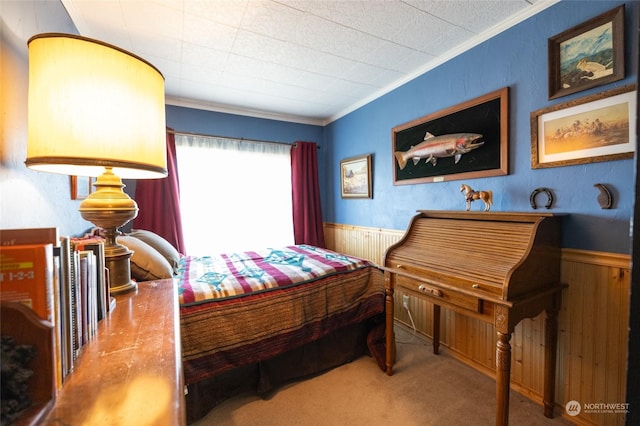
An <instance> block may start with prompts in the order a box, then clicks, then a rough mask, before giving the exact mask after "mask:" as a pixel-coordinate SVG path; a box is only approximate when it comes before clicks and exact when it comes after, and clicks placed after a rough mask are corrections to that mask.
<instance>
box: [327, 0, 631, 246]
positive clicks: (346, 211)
mask: <svg viewBox="0 0 640 426" xmlns="http://www.w3.org/2000/svg"><path fill="white" fill-rule="evenodd" d="M619 4H621V2H613V1H604V2H602V1H598V2H596V1H566V2H561V3H559V4H557V5H554V6H552V7H550V8H548V9H546V10H544V11H543V12H541V13H539V14H538V15H536V16H534V17H532V18H530V19H528V20H527V21H525V22H522V23H520V24H518V25H516V26H515V27H512V28H510V29H509V30H507V31H505V32H503V33H501V34H499V35H497V36H495V37H493V38H492V39H490V40H488V41H486V42H484V43H482V44H481V45H479V46H476V47H475V48H473V49H471V50H470V51H468V52H465V53H464V54H462V55H459V56H458V57H456V58H454V59H452V60H450V61H448V62H447V63H445V64H443V65H441V66H439V67H438V68H436V69H433V70H431V71H429V72H427V73H426V74H423V75H422V76H420V77H418V78H416V79H415V80H412V81H411V82H409V83H407V84H405V85H403V86H402V87H400V88H398V89H396V90H394V91H393V92H391V93H389V94H387V95H386V96H384V97H382V98H379V99H377V100H375V101H373V102H371V103H369V104H368V105H366V106H364V107H362V108H360V109H358V110H357V111H355V112H353V113H351V114H349V115H347V116H345V117H343V118H341V119H339V120H337V121H335V122H333V123H331V124H330V125H328V126H326V128H325V145H326V146H327V148H328V152H327V154H326V155H327V157H326V160H327V163H326V166H327V167H328V168H329V172H328V173H327V175H326V176H327V187H329V188H331V191H329V193H328V194H327V198H325V199H324V200H323V201H324V212H325V213H324V219H325V221H327V222H335V223H341V224H352V225H360V226H370V227H381V228H388V229H405V228H406V226H407V224H408V222H409V220H410V218H411V217H412V216H413V215H414V214H415V211H416V210H419V209H444V210H463V209H464V208H465V205H464V197H463V196H462V195H461V193H460V192H459V188H460V183H461V181H450V182H440V183H426V184H416V185H401V186H394V185H393V169H392V167H393V164H394V163H393V159H392V157H391V129H392V128H393V127H395V126H398V125H401V124H403V123H406V122H410V121H412V120H414V119H416V118H419V117H421V116H425V115H427V114H431V113H434V112H437V111H439V110H442V109H444V108H447V107H450V106H454V105H457V104H459V103H462V102H465V101H468V100H471V99H474V98H476V97H478V96H481V95H484V94H487V93H490V92H492V91H494V90H497V89H500V88H502V87H505V86H508V87H509V88H510V100H509V102H510V111H509V114H510V118H509V124H510V142H509V175H508V176H500V177H490V178H478V179H467V180H465V181H464V182H466V183H468V184H470V185H471V186H472V187H473V188H474V189H477V190H480V189H491V190H493V192H494V205H493V207H492V211H525V212H527V211H534V210H533V209H532V208H531V206H530V203H529V195H530V193H531V191H533V190H534V189H535V188H538V187H548V188H550V189H551V190H552V192H553V193H554V196H555V202H554V205H553V208H552V209H551V210H550V211H551V212H552V213H568V214H569V216H568V217H567V218H566V219H565V223H564V237H563V246H564V247H571V248H579V249H589V250H598V251H607V252H618V253H629V252H630V238H629V228H630V226H629V224H630V218H631V215H632V209H633V200H634V179H635V176H634V173H635V172H634V164H635V163H634V161H633V160H620V161H610V162H603V163H593V164H588V165H579V166H567V167H557V168H550V169H536V170H532V169H531V165H530V163H531V157H530V146H531V136H530V125H529V119H530V112H531V111H534V110H537V109H540V108H545V107H548V106H550V105H554V104H557V103H563V102H566V101H568V100H570V99H576V98H580V97H583V96H586V95H590V94H593V93H597V92H599V91H602V90H607V89H611V88H613V87H617V86H623V85H626V84H631V83H636V82H637V59H635V58H637V55H638V46H637V42H638V37H637V28H638V8H639V6H640V4H638V2H627V3H626V6H625V8H626V10H625V17H626V22H625V29H626V37H625V40H626V67H627V73H626V75H627V78H625V79H624V80H622V81H619V82H615V83H611V84H609V85H606V86H600V87H598V88H595V89H592V90H589V91H583V92H580V93H577V94H575V95H573V96H566V97H563V98H560V99H557V100H554V101H549V100H548V86H547V39H548V38H549V37H552V36H554V35H556V34H558V33H561V32H563V31H565V30H566V29H569V28H571V27H573V26H575V25H578V24H580V23H582V22H584V21H586V20H588V19H590V18H592V17H594V16H597V15H599V14H601V13H603V12H606V11H608V10H610V9H612V8H614V7H615V6H617V5H619ZM368 153H371V154H373V158H374V160H373V175H374V177H373V188H374V190H373V199H371V200H368V199H367V200H362V199H360V200H354V199H346V200H345V199H342V198H341V197H340V190H339V185H340V180H339V176H340V174H339V162H340V160H341V159H344V158H347V157H352V156H357V155H361V154H368ZM595 183H605V184H606V185H607V186H608V187H609V188H611V189H612V190H613V192H614V202H615V204H614V207H613V208H612V209H610V210H603V209H601V208H600V206H599V204H598V202H597V195H598V193H599V192H598V190H597V189H596V188H594V187H593V184H595ZM537 200H538V202H539V204H540V203H542V204H544V202H545V201H546V198H545V197H544V196H542V195H541V196H540V198H537ZM478 203H480V204H481V202H477V203H474V204H473V205H472V209H474V210H476V209H478V210H479V209H481V208H482V206H481V205H480V204H478ZM542 210H543V211H546V210H545V209H544V208H543V209H542Z"/></svg>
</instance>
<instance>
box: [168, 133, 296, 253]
mask: <svg viewBox="0 0 640 426" xmlns="http://www.w3.org/2000/svg"><path fill="white" fill-rule="evenodd" d="M290 149H291V146H290V145H286V144H276V143H262V142H252V141H247V140H242V141H240V140H234V139H224V138H212V137H201V136H192V135H188V136H187V135H179V134H176V155H177V160H178V173H179V176H180V204H181V209H182V222H183V233H184V240H185V246H186V247H187V250H188V252H189V254H190V255H196V256H197V255H210V254H213V253H222V252H234V251H245V250H256V249H260V248H267V247H278V246H284V245H291V244H293V241H294V238H293V223H292V207H291V158H290Z"/></svg>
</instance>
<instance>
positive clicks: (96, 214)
mask: <svg viewBox="0 0 640 426" xmlns="http://www.w3.org/2000/svg"><path fill="white" fill-rule="evenodd" d="M93 185H94V187H95V191H94V192H92V193H91V194H90V195H89V196H88V197H87V198H85V199H84V200H83V201H82V203H80V209H79V210H80V214H81V215H82V217H83V218H84V219H86V220H88V221H89V222H91V223H93V224H94V225H96V226H98V227H100V228H102V229H103V230H104V237H105V245H104V253H105V264H106V266H107V268H109V283H110V290H109V293H110V294H118V293H124V292H128V291H134V290H137V288H138V285H137V284H136V282H135V281H132V280H131V265H130V260H129V259H130V258H131V255H132V254H133V252H132V251H131V250H129V249H128V248H126V247H125V246H123V245H121V244H118V242H117V241H116V237H117V235H118V234H119V231H118V228H120V227H121V226H123V225H125V224H127V223H128V222H129V221H130V220H132V219H134V218H135V217H136V216H137V215H138V205H137V204H136V202H135V201H134V200H132V199H131V197H129V196H128V195H127V194H126V193H125V192H124V191H123V190H122V188H124V184H123V183H122V179H120V178H119V177H118V176H116V175H115V174H114V173H113V170H112V168H111V167H105V172H104V173H103V174H102V175H100V176H98V179H97V180H96V182H95V183H94V184H93Z"/></svg>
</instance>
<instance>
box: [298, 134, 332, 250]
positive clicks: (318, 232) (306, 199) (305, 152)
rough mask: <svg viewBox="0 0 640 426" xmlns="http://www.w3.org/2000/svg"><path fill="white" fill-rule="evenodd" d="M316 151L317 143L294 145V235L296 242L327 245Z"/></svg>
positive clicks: (318, 245) (319, 245)
mask: <svg viewBox="0 0 640 426" xmlns="http://www.w3.org/2000/svg"><path fill="white" fill-rule="evenodd" d="M317 151H318V149H317V145H316V144H315V142H296V143H295V144H294V145H293V147H292V148H291V193H292V197H293V198H292V200H293V236H294V241H295V243H296V244H309V245H313V246H317V247H322V248H324V247H325V242H324V231H323V228H322V208H321V205H320V186H319V184H318V153H317Z"/></svg>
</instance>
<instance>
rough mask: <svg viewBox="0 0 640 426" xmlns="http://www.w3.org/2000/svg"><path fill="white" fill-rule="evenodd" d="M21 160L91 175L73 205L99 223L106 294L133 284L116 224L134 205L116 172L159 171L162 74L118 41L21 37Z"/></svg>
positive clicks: (149, 174)
mask: <svg viewBox="0 0 640 426" xmlns="http://www.w3.org/2000/svg"><path fill="white" fill-rule="evenodd" d="M28 46H29V95H28V96H29V97H28V116H27V119H28V124H27V132H28V133H27V159H26V161H25V164H26V166H27V167H29V168H31V169H35V170H39V171H45V172H52V173H61V174H67V175H75V176H91V177H97V179H96V180H95V183H94V187H95V190H94V191H93V192H92V193H91V194H90V195H89V197H87V198H86V199H84V200H83V201H82V203H81V204H80V209H79V210H80V214H81V215H82V217H83V218H84V219H86V220H88V221H90V222H92V223H93V224H95V225H96V226H98V227H100V228H102V229H103V233H104V237H105V262H106V266H107V267H108V268H109V281H110V285H111V294H115V293H122V292H126V291H131V290H135V289H136V288H137V285H136V283H135V282H134V281H132V280H131V268H130V260H129V259H130V257H131V255H132V254H133V253H132V252H131V251H130V250H129V249H127V248H126V247H124V246H123V245H120V244H118V243H117V241H116V237H117V235H118V234H119V231H118V228H119V227H121V226H123V225H125V224H126V223H127V222H129V221H130V220H132V219H133V218H135V217H136V216H137V214H138V206H137V204H136V202H135V201H134V200H132V199H131V198H130V197H129V196H128V195H127V194H126V193H125V192H124V191H123V188H124V185H123V183H122V180H121V178H128V179H148V178H160V177H165V176H166V175H167V159H166V127H165V103H164V77H163V76H162V74H161V73H160V72H159V71H158V70H157V69H156V68H155V67H153V66H152V65H151V64H149V63H148V62H147V61H145V60H143V59H142V58H139V57H138V56H136V55H134V54H132V53H129V52H127V51H125V50H123V49H120V48H118V47H115V46H112V45H109V44H107V43H103V42H101V41H97V40H92V39H89V38H86V37H81V36H76V35H69V34H56V33H49V34H40V35H36V36H34V37H32V38H31V39H29V42H28Z"/></svg>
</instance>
